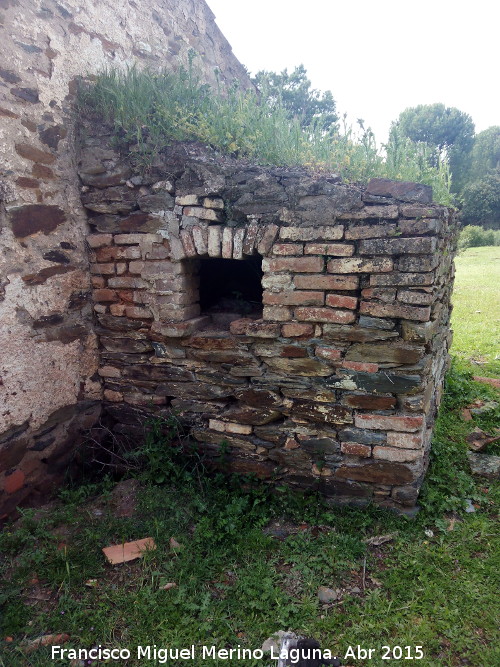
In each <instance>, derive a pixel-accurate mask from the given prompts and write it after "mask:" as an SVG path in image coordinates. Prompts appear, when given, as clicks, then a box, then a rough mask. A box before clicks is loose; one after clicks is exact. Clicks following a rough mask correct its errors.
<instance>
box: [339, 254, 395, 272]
mask: <svg viewBox="0 0 500 667" xmlns="http://www.w3.org/2000/svg"><path fill="white" fill-rule="evenodd" d="M393 267H394V263H393V261H392V259H390V258H389V257H375V258H373V259H364V258H362V257H348V258H345V259H331V260H330V261H329V262H328V273H387V272H388V271H392V269H393Z"/></svg>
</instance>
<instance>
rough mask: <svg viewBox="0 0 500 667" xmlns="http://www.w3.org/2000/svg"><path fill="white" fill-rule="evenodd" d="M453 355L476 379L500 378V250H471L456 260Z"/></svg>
mask: <svg viewBox="0 0 500 667" xmlns="http://www.w3.org/2000/svg"><path fill="white" fill-rule="evenodd" d="M455 265H456V277H455V289H454V293H453V306H454V310H453V316H452V327H453V331H454V339H453V351H454V353H455V354H456V355H457V356H459V357H460V358H461V359H466V360H473V361H474V362H476V368H475V374H476V375H482V374H485V375H492V376H495V375H496V376H497V377H498V376H500V246H488V247H485V248H469V249H468V250H465V251H464V252H462V253H460V254H459V255H458V257H457V258H456V260H455Z"/></svg>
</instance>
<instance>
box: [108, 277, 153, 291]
mask: <svg viewBox="0 0 500 667" xmlns="http://www.w3.org/2000/svg"><path fill="white" fill-rule="evenodd" d="M108 284H109V286H110V287H124V288H125V289H144V288H145V287H148V283H147V282H146V281H145V280H142V278H132V277H129V276H120V277H119V278H110V279H109V283H108Z"/></svg>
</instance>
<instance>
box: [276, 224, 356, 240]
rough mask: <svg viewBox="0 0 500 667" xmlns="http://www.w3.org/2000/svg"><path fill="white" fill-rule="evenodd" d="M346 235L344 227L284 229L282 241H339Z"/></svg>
mask: <svg viewBox="0 0 500 667" xmlns="http://www.w3.org/2000/svg"><path fill="white" fill-rule="evenodd" d="M343 235H344V227H343V225H328V226H325V227H282V228H281V229H280V238H281V239H290V240H291V241H337V240H339V239H341V238H342V236H343Z"/></svg>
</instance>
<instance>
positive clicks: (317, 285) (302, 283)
mask: <svg viewBox="0 0 500 667" xmlns="http://www.w3.org/2000/svg"><path fill="white" fill-rule="evenodd" d="M293 282H294V284H295V287H297V288H298V289H324V290H345V291H350V290H355V289H357V288H358V285H359V277H358V276H331V275H330V276H326V275H323V274H321V275H312V276H295V277H294V280H293Z"/></svg>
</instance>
